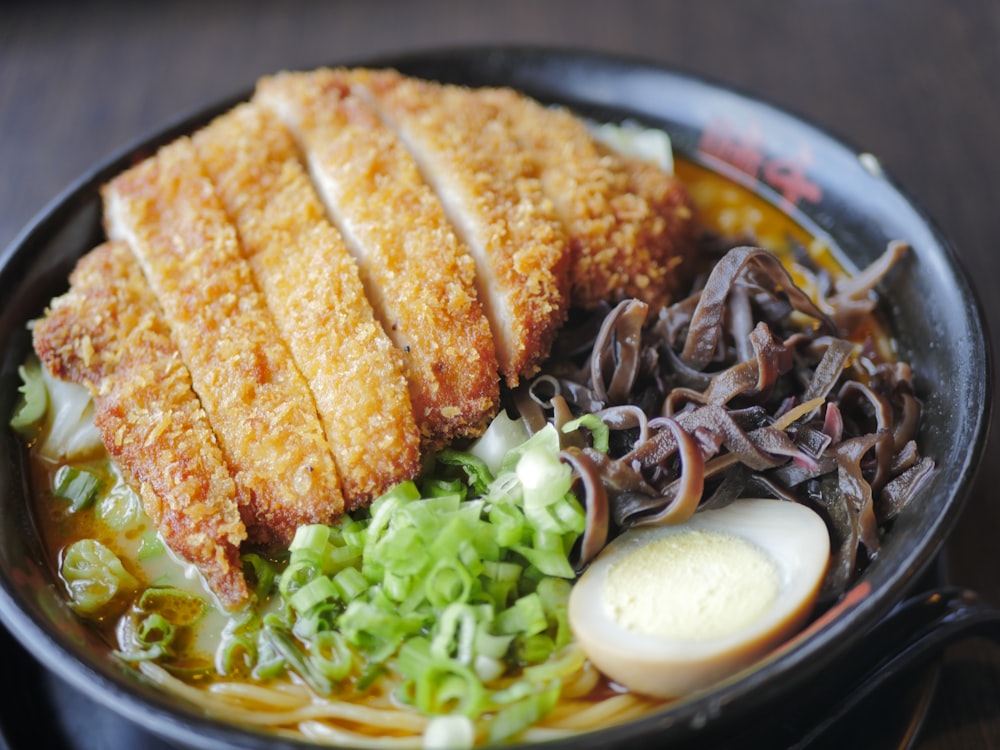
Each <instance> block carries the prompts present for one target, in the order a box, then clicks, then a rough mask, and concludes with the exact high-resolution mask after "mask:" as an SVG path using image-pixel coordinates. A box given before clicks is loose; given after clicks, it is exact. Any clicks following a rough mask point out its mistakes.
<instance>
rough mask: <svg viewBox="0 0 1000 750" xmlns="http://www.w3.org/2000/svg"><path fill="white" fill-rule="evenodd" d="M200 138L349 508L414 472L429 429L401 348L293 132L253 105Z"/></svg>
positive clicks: (202, 151)
mask: <svg viewBox="0 0 1000 750" xmlns="http://www.w3.org/2000/svg"><path fill="white" fill-rule="evenodd" d="M193 142H194V144H195V148H196V150H197V152H198V155H199V157H200V159H201V161H202V164H203V166H204V167H205V170H206V172H207V173H208V174H209V176H210V178H211V179H212V181H213V183H214V184H215V186H216V192H217V193H218V194H219V197H220V198H221V200H222V203H223V205H224V206H225V208H226V211H227V212H228V214H229V216H230V218H231V220H232V222H233V224H234V225H235V226H236V227H237V231H238V233H239V236H240V240H241V243H242V246H243V249H244V252H245V254H246V256H247V259H248V261H249V263H250V267H251V269H252V270H253V273H254V277H255V279H256V281H257V284H258V285H259V287H260V289H261V291H262V292H263V294H264V297H265V299H266V300H267V304H268V306H269V307H270V309H271V311H272V312H273V314H274V316H275V320H276V321H277V323H278V327H279V328H280V330H281V334H282V336H283V337H284V339H285V341H286V342H287V343H288V346H289V349H290V350H291V352H292V354H293V355H294V357H295V361H296V363H297V365H298V367H299V369H300V370H301V372H302V373H303V375H305V377H306V380H307V381H308V382H309V385H310V388H311V389H312V393H313V396H314V397H315V400H316V406H317V409H318V411H319V414H320V417H321V419H322V421H323V426H324V429H325V432H326V436H327V439H328V441H329V443H330V447H331V449H332V451H333V454H334V458H335V460H336V463H337V468H338V469H339V472H340V478H341V488H342V490H343V494H344V498H345V502H346V503H347V506H348V508H354V507H357V506H359V505H362V504H365V503H367V502H368V501H370V500H371V499H373V498H375V497H377V496H378V495H380V494H381V493H383V492H385V491H386V490H388V489H389V488H390V487H392V486H393V485H395V484H396V483H398V482H400V481H402V480H404V479H410V478H412V477H413V476H415V475H416V473H417V472H418V470H419V467H420V454H419V434H418V432H417V425H416V422H415V421H414V416H413V411H412V408H411V404H410V398H409V393H408V390H407V382H406V377H405V375H404V370H403V361H402V357H401V354H400V352H398V351H396V349H395V348H394V347H393V345H392V343H391V342H390V340H389V338H388V337H387V336H386V335H385V333H384V332H383V330H382V329H381V327H380V326H379V324H378V322H377V321H376V320H375V317H374V314H373V312H372V307H371V305H370V304H369V303H368V300H367V299H366V297H365V292H364V289H363V287H362V284H361V280H360V278H359V277H358V270H357V268H356V266H355V263H354V260H353V259H352V257H351V255H350V253H349V252H348V251H347V248H346V247H345V245H344V242H343V240H342V238H341V236H340V234H339V233H338V232H337V230H336V229H335V228H334V227H333V226H332V225H331V224H330V223H329V222H328V221H327V219H326V217H325V216H324V212H323V205H322V203H321V201H320V199H319V197H318V196H317V194H316V191H315V190H314V189H313V186H312V184H311V183H310V180H309V176H308V174H307V173H306V171H305V169H304V168H303V166H302V165H301V164H300V162H299V160H298V154H297V149H296V146H295V142H294V139H293V138H292V136H291V134H290V133H289V132H288V131H287V130H286V129H285V128H284V127H283V126H282V124H281V122H280V121H279V120H278V119H277V118H276V117H275V116H274V115H273V114H271V113H270V112H268V111H267V110H265V109H263V108H261V107H257V106H255V105H253V104H244V105H241V106H239V107H237V108H236V109H234V110H232V111H231V112H229V113H227V114H225V115H223V116H221V117H219V118H218V119H216V120H215V121H214V122H213V123H211V124H210V125H209V126H208V127H206V128H204V129H203V130H201V131H199V132H198V133H196V134H195V135H194V137H193ZM348 363H349V364H348ZM373 455H374V456H377V457H378V459H377V460H372V456H373Z"/></svg>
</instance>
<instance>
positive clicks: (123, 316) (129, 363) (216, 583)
mask: <svg viewBox="0 0 1000 750" xmlns="http://www.w3.org/2000/svg"><path fill="white" fill-rule="evenodd" d="M70 284H71V286H70V289H69V291H68V292H66V293H65V294H63V295H62V296H60V297H57V298H55V299H54V300H52V302H51V304H50V306H49V309H48V310H47V311H46V313H45V316H44V317H42V318H41V319H40V320H38V321H37V322H36V323H35V326H34V328H33V336H34V346H35V351H36V352H37V353H38V356H39V358H40V359H41V360H42V362H44V363H45V366H46V367H47V368H48V370H49V372H51V373H52V374H53V375H55V376H56V377H57V378H59V379H61V380H66V381H69V382H72V383H77V384H79V385H83V386H85V387H86V388H87V389H88V390H89V391H90V394H91V396H92V397H93V399H94V407H95V422H96V424H97V427H98V429H99V431H100V433H101V437H102V439H103V442H104V444H105V446H106V447H107V450H108V453H109V455H110V456H111V458H112V459H113V460H114V461H115V463H116V464H117V465H118V467H119V468H120V469H121V471H122V475H123V476H124V477H125V479H126V481H127V482H128V483H129V485H130V486H131V487H132V488H133V489H135V490H136V492H137V493H138V494H139V497H140V498H141V499H142V505H143V508H144V509H145V511H146V514H147V515H148V516H149V517H150V519H151V520H152V522H153V524H154V525H155V526H156V528H157V530H158V531H159V532H160V534H161V536H162V537H163V540H164V541H165V542H166V544H167V545H168V546H169V547H170V548H171V549H172V550H173V551H174V552H176V553H177V554H178V555H180V556H181V557H182V558H184V559H185V560H187V561H188V562H190V563H192V564H193V565H194V566H195V567H196V568H197V569H198V570H199V571H200V572H201V574H202V575H203V576H204V578H205V581H206V582H207V584H208V586H209V588H211V589H212V591H214V592H215V594H216V595H217V596H218V598H219V600H220V601H221V602H222V604H223V605H224V606H225V607H227V608H229V609H236V608H238V607H241V606H242V605H244V604H246V603H247V601H248V600H249V599H250V592H249V590H248V589H247V584H246V581H245V580H244V578H243V572H242V568H241V564H240V557H239V555H240V543H241V542H242V541H243V540H244V539H245V538H246V528H245V527H244V525H243V522H242V520H241V519H240V512H239V507H238V505H237V502H236V486H235V484H234V483H233V479H232V477H231V476H230V475H229V469H228V467H227V465H226V462H225V458H224V457H223V455H222V451H221V450H220V448H219V445H218V443H217V442H216V440H215V434H214V433H213V432H212V428H211V426H210V425H209V422H208V417H207V416H206V415H205V412H204V411H203V410H202V408H201V403H200V402H199V401H198V397H197V396H196V395H195V394H194V391H193V390H192V389H191V376H190V374H189V373H188V370H187V368H186V367H185V366H184V364H183V362H181V360H180V356H179V355H178V352H177V348H176V347H175V346H174V342H173V340H172V339H171V337H170V330H169V329H168V327H167V325H166V323H165V322H164V320H163V318H162V316H161V314H160V312H159V306H158V305H157V302H156V298H155V296H154V295H153V291H152V289H150V288H149V285H148V284H147V283H146V279H145V277H144V276H143V275H142V271H141V270H140V268H139V265H138V263H137V262H136V260H135V257H134V256H133V255H132V253H131V251H130V250H129V249H128V248H127V247H126V246H125V245H124V244H122V243H117V242H113V243H106V244H103V245H100V246H98V247H97V248H95V249H94V250H92V251H91V252H89V253H88V254H87V255H85V256H84V257H83V258H81V259H80V261H79V262H78V263H77V266H76V268H75V270H74V271H73V273H72V274H71V275H70Z"/></svg>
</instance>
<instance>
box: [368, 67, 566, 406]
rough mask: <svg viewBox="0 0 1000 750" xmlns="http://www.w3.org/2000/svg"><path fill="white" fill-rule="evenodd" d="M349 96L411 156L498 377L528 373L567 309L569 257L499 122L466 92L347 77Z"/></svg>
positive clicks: (498, 114)
mask: <svg viewBox="0 0 1000 750" xmlns="http://www.w3.org/2000/svg"><path fill="white" fill-rule="evenodd" d="M352 76H353V78H354V82H355V87H354V90H355V91H356V92H358V93H359V94H361V95H363V96H365V97H367V99H368V101H371V102H373V103H374V104H375V107H376V109H377V111H378V112H379V116H380V117H381V118H382V119H383V121H385V122H386V123H387V124H388V125H389V126H390V127H391V128H392V129H393V130H394V131H395V132H396V134H397V135H398V136H399V137H400V139H401V140H402V141H403V143H404V144H405V146H406V148H407V149H408V150H409V152H410V153H411V154H412V155H413V157H414V159H415V161H416V163H417V165H418V167H419V169H420V171H421V173H422V175H423V177H424V179H426V180H427V182H428V183H429V184H430V185H431V187H432V188H433V189H434V190H435V192H436V193H437V195H438V197H439V198H440V199H441V202H442V205H443V206H444V209H445V214H446V215H447V217H448V219H449V221H450V222H451V223H452V225H453V226H454V227H455V229H456V231H457V233H458V235H459V236H460V237H461V238H462V239H463V240H464V241H465V243H466V245H467V246H468V248H469V251H470V252H471V254H472V257H473V259H474V261H475V265H476V283H477V287H478V290H479V299H480V302H481V303H482V305H483V308H484V310H485V311H486V316H487V319H488V320H489V322H490V329H491V331H492V333H493V341H494V345H495V347H496V353H497V361H498V363H499V366H500V373H501V374H502V375H503V377H504V378H505V379H506V381H507V384H508V385H509V386H511V387H514V386H516V385H517V383H518V382H519V380H520V379H521V378H522V377H527V376H530V375H533V374H534V373H535V372H537V370H538V368H539V366H540V364H541V362H542V360H544V359H545V357H547V356H548V354H549V350H550V348H551V345H552V341H553V339H554V338H555V335H556V332H557V331H558V329H559V327H560V326H561V325H562V323H563V322H564V321H565V319H566V314H567V311H568V302H569V300H568V291H569V265H570V251H569V245H568V243H567V238H566V235H565V232H564V230H563V227H562V225H561V223H560V222H559V220H558V218H557V217H556V215H555V210H554V207H553V205H552V201H551V200H549V199H548V198H547V197H546V196H545V194H544V192H543V191H542V187H541V183H540V181H539V179H538V174H537V170H536V168H535V166H534V164H533V163H532V161H531V160H530V159H529V158H528V155H527V154H526V153H525V152H524V150H523V149H522V148H521V147H520V145H519V144H518V142H517V140H516V139H515V138H514V136H513V133H512V132H511V127H510V123H509V122H508V118H507V115H506V114H505V113H504V112H503V111H502V110H500V109H499V108H497V107H493V106H490V105H489V104H488V103H484V102H482V101H480V100H478V99H476V98H475V97H474V96H472V94H471V91H470V90H469V89H467V88H464V87H460V86H454V85H442V84H438V83H433V82H430V81H422V80H418V79H415V78H408V77H404V76H402V75H400V74H399V73H396V72H394V71H369V70H355V71H352Z"/></svg>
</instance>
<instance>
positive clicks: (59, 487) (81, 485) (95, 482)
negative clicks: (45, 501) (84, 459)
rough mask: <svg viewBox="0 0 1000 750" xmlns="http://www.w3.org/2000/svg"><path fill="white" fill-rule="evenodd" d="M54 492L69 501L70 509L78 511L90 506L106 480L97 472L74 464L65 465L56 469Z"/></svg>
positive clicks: (72, 511) (74, 511)
mask: <svg viewBox="0 0 1000 750" xmlns="http://www.w3.org/2000/svg"><path fill="white" fill-rule="evenodd" d="M54 485H55V486H54V488H53V490H52V494H54V495H55V496H56V497H60V498H62V499H63V500H68V501H69V504H70V506H69V510H70V512H71V513H76V512H77V511H79V510H83V509H85V508H88V507H90V506H91V505H92V504H93V502H94V500H95V499H96V498H97V495H98V494H99V493H100V491H101V489H102V488H103V487H104V482H102V481H101V480H100V478H99V477H98V476H97V475H96V474H92V473H91V472H89V471H86V470H84V469H78V468H76V467H74V466H69V465H63V466H60V467H59V470H58V471H56V476H55V480H54Z"/></svg>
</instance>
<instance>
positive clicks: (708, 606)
mask: <svg viewBox="0 0 1000 750" xmlns="http://www.w3.org/2000/svg"><path fill="white" fill-rule="evenodd" d="M829 557H830V539H829V534H828V531H827V527H826V524H825V523H824V521H823V519H822V518H820V517H819V516H818V515H817V514H816V513H815V512H813V511H812V510H810V509H809V508H807V507H806V506H804V505H799V504H797V503H792V502H787V501H782V500H772V499H743V500H737V501H736V502H733V503H731V504H730V505H728V506H726V507H724V508H720V509H718V510H706V511H702V512H699V513H696V514H694V515H693V516H692V517H691V518H690V519H688V520H687V521H685V522H684V523H682V524H677V525H673V526H655V527H647V528H636V529H632V530H630V531H626V532H624V533H623V534H621V535H620V536H618V537H617V538H616V539H615V540H614V541H612V542H611V543H610V544H609V545H608V546H607V547H605V549H604V550H603V551H602V552H601V554H600V555H598V557H597V558H596V559H595V560H594V561H593V562H592V563H591V565H590V567H588V568H587V570H586V571H585V572H584V574H583V575H582V576H581V577H580V579H579V580H578V581H577V582H576V584H575V585H574V587H573V590H572V593H571V594H570V599H569V622H570V626H571V628H572V630H573V632H574V634H575V636H576V638H577V641H578V642H579V644H580V646H581V647H582V648H583V650H584V652H585V653H586V654H587V656H588V658H589V659H590V661H591V662H592V663H593V664H594V666H596V667H597V668H598V669H599V670H601V671H602V672H603V673H604V674H605V675H607V676H608V677H610V678H611V679H612V680H614V681H616V682H618V683H620V684H622V685H624V686H625V687H627V688H629V689H630V690H633V691H636V692H639V693H643V694H646V695H651V696H657V697H661V698H675V697H679V696H682V695H686V694H689V693H692V692H694V691H697V690H700V689H702V688H705V687H708V686H709V685H712V684H714V683H715V682H718V681H719V680H722V679H724V678H726V677H728V676H730V675H732V674H735V673H736V672H738V671H740V670H741V669H743V668H744V667H747V666H749V665H750V664H752V663H753V662H754V661H756V660H757V659H759V658H760V657H761V656H763V655H764V654H766V653H767V652H768V651H770V650H771V649H773V648H774V647H775V646H777V645H778V644H780V643H781V642H783V641H784V640H786V639H787V638H789V637H791V636H792V635H793V634H794V633H795V632H796V631H797V630H799V629H800V628H801V627H802V626H803V625H804V624H805V622H806V620H807V618H808V617H809V615H810V612H811V610H812V608H813V606H814V604H815V600H816V595H817V593H818V592H819V587H820V583H821V582H822V579H823V575H824V573H825V571H826V567H827V563H828V560H829Z"/></svg>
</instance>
